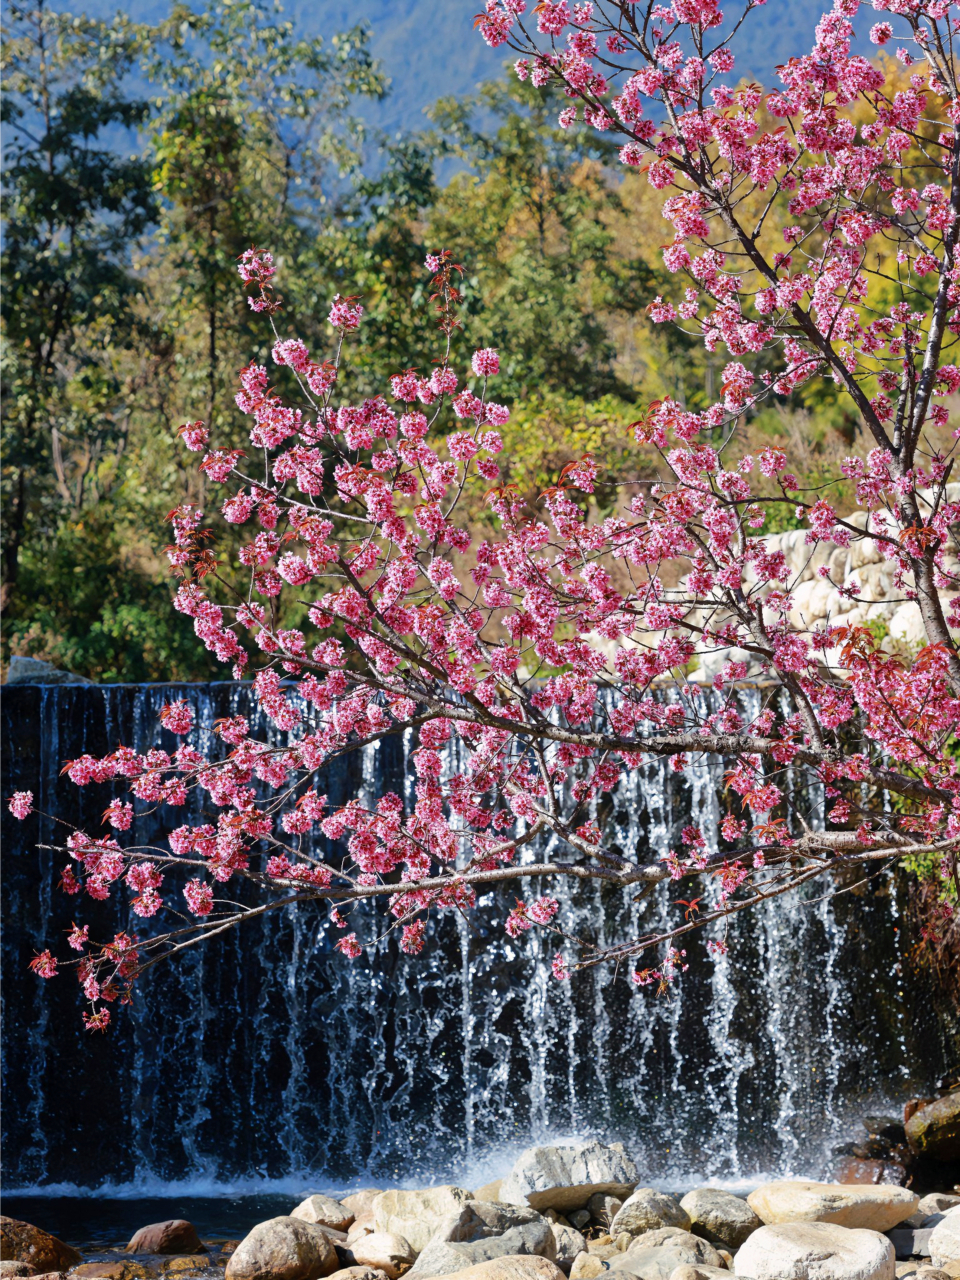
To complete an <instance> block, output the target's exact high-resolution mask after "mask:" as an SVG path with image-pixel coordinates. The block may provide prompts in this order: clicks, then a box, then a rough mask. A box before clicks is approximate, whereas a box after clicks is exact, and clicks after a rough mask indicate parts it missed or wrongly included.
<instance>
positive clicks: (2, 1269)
mask: <svg viewBox="0 0 960 1280" xmlns="http://www.w3.org/2000/svg"><path fill="white" fill-rule="evenodd" d="M32 1275H33V1267H31V1265H30V1263H29V1262H17V1261H16V1259H14V1258H9V1259H7V1261H6V1262H0V1280H5V1277H8V1276H32Z"/></svg>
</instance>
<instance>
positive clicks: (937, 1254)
mask: <svg viewBox="0 0 960 1280" xmlns="http://www.w3.org/2000/svg"><path fill="white" fill-rule="evenodd" d="M929 1244H930V1261H931V1262H932V1263H933V1265H934V1266H935V1267H947V1266H949V1265H950V1264H956V1263H960V1208H957V1209H948V1210H947V1212H946V1213H945V1214H944V1215H943V1219H942V1221H940V1222H938V1223H937V1225H936V1226H935V1227H934V1228H933V1230H932V1231H931V1232H930V1241H929Z"/></svg>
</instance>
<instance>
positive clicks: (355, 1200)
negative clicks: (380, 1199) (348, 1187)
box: [340, 1187, 383, 1218]
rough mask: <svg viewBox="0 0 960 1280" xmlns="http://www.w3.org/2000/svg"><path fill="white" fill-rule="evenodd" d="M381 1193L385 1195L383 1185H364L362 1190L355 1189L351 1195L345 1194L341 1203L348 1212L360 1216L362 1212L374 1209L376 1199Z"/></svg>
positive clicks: (356, 1216)
mask: <svg viewBox="0 0 960 1280" xmlns="http://www.w3.org/2000/svg"><path fill="white" fill-rule="evenodd" d="M381 1195H383V1189H382V1188H381V1187H364V1188H363V1189H362V1190H361V1191H354V1192H353V1193H352V1194H351V1195H349V1196H344V1197H343V1198H342V1199H341V1200H340V1204H342V1205H343V1207H344V1209H346V1210H347V1211H348V1213H352V1214H353V1216H354V1217H355V1218H359V1217H360V1215H361V1214H363V1213H369V1212H370V1211H371V1210H372V1209H373V1202H374V1200H376V1198H377V1196H381Z"/></svg>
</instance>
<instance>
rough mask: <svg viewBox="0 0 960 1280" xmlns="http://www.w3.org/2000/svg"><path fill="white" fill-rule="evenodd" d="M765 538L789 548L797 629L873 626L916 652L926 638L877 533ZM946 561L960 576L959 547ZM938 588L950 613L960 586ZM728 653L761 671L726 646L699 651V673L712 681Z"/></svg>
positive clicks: (855, 518)
mask: <svg viewBox="0 0 960 1280" xmlns="http://www.w3.org/2000/svg"><path fill="white" fill-rule="evenodd" d="M920 497H921V502H922V503H924V502H925V503H926V506H929V501H928V498H929V495H928V494H924V493H921V495H920ZM945 500H946V501H948V502H960V484H948V485H947V489H946V496H945ZM924 509H926V508H924ZM844 520H845V521H846V523H847V524H851V525H854V526H855V527H856V528H857V529H863V530H866V528H867V522H868V514H867V512H865V511H855V512H853V513H852V514H851V515H848V516H845V517H844ZM873 527H876V526H875V524H874V526H873ZM764 541H765V543H766V546H767V548H768V549H769V550H770V551H782V552H783V555H784V559H785V560H786V563H787V567H788V568H789V570H790V576H789V578H788V579H787V583H786V587H787V589H788V590H789V592H790V596H791V599H792V601H793V607H792V609H791V611H790V614H789V618H790V623H791V625H792V626H793V627H795V628H796V629H797V630H798V631H802V632H806V631H811V630H814V629H818V630H819V629H822V628H824V627H826V626H846V627H868V628H870V629H871V630H872V631H873V632H874V634H875V635H876V637H877V640H878V641H879V642H880V644H881V646H883V647H887V648H891V649H894V650H896V649H898V648H899V649H900V650H901V651H903V652H906V653H910V652H915V651H916V650H918V649H920V648H921V647H922V646H923V645H925V644H926V643H927V637H926V632H925V631H924V627H923V622H922V620H921V617H920V608H919V606H918V605H917V604H916V602H914V601H912V600H908V599H906V598H905V595H904V592H903V590H900V589H898V588H897V587H896V586H895V581H894V579H895V564H894V561H893V560H892V559H891V558H888V557H887V556H885V555H884V553H883V547H882V544H881V543H880V542H878V541H877V540H876V539H874V538H871V537H869V536H864V537H856V536H852V537H851V542H850V545H849V547H836V546H834V545H833V544H832V543H820V544H818V545H811V544H810V543H808V542H807V531H806V529H790V530H788V531H787V532H785V533H775V534H770V535H769V536H768V537H767V538H765V539H764ZM943 568H944V570H945V572H946V573H948V574H951V575H954V576H957V577H960V557H958V554H957V550H956V548H955V547H947V548H946V550H945V553H944V562H943ZM823 571H825V573H824V572H823ZM746 581H747V583H748V585H749V586H756V585H757V580H756V578H755V577H754V578H752V579H751V578H750V576H749V575H747V578H746ZM762 585H763V584H761V586H762ZM851 585H855V587H856V590H855V592H854V594H853V597H852V598H851V597H850V596H847V595H842V594H841V592H840V588H841V587H844V588H846V587H849V586H851ZM939 594H940V600H941V603H942V604H943V606H944V613H945V614H949V613H950V604H949V601H950V599H951V598H953V597H955V596H957V595H960V588H957V589H954V590H952V591H951V590H945V589H944V590H941V591H940V593H939ZM713 621H714V623H715V622H716V619H714V620H713ZM838 658H839V650H836V651H828V653H827V655H826V660H827V663H828V664H829V665H830V666H836V665H839V663H838ZM729 659H734V660H738V661H746V662H747V663H748V675H750V676H752V675H755V674H757V671H756V670H755V669H754V668H755V664H754V663H753V662H752V661H751V659H750V655H749V654H748V653H746V652H744V651H742V650H730V649H723V650H719V651H715V652H709V653H705V654H703V655H701V656H700V658H699V668H698V670H697V671H696V672H695V673H694V674H693V678H694V679H696V680H712V679H713V677H714V675H715V674H716V673H717V672H718V671H719V670H720V668H721V667H722V666H723V664H724V663H725V662H726V661H727V660H729Z"/></svg>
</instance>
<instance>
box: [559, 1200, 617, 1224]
mask: <svg viewBox="0 0 960 1280" xmlns="http://www.w3.org/2000/svg"><path fill="white" fill-rule="evenodd" d="M622 1208H623V1201H622V1200H621V1199H620V1197H619V1196H609V1195H607V1194H606V1192H603V1191H598V1192H596V1193H595V1194H594V1195H592V1196H591V1197H590V1199H589V1200H588V1201H587V1209H586V1212H587V1213H588V1214H589V1215H590V1217H591V1218H593V1219H594V1221H595V1222H599V1223H600V1225H601V1226H604V1227H609V1225H610V1223H611V1222H612V1221H613V1220H614V1218H615V1217H616V1216H617V1214H618V1213H619V1212H620V1210H621V1209H622ZM577 1212H578V1213H583V1212H584V1211H583V1210H582V1209H579V1210H577ZM572 1221H573V1219H572V1218H571V1222H572ZM573 1225H574V1226H576V1225H577V1224H576V1223H575V1222H574V1224H573Z"/></svg>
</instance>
